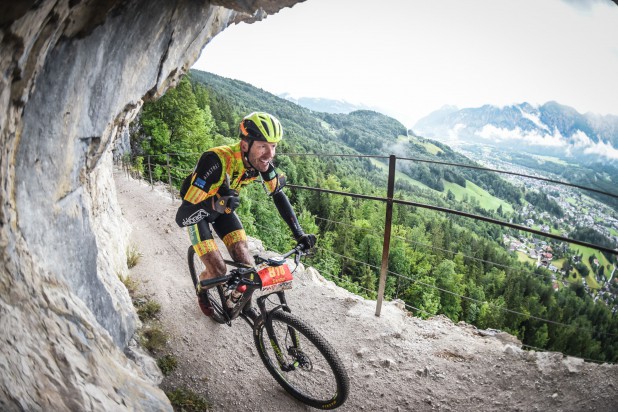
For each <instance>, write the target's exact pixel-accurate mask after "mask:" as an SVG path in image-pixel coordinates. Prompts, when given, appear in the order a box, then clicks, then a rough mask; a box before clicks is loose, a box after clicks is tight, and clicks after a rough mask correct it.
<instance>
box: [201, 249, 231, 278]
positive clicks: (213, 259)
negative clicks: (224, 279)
mask: <svg viewBox="0 0 618 412" xmlns="http://www.w3.org/2000/svg"><path fill="white" fill-rule="evenodd" d="M200 260H201V261H202V263H203V264H204V266H206V269H204V271H203V272H202V273H200V280H206V279H212V278H218V277H221V276H225V273H226V272H227V267H226V266H225V262H224V261H223V256H221V252H219V250H213V251H211V252H208V253H206V254H204V255H202V256H200Z"/></svg>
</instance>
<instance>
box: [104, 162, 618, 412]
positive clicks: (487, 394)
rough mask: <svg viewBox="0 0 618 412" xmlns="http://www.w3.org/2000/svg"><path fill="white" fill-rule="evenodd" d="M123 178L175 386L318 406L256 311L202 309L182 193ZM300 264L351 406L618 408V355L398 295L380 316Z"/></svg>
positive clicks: (216, 401)
mask: <svg viewBox="0 0 618 412" xmlns="http://www.w3.org/2000/svg"><path fill="white" fill-rule="evenodd" d="M115 177H116V179H115V180H116V186H117V191H118V199H119V202H120V205H121V207H122V211H123V215H124V217H125V218H126V219H127V221H128V222H129V223H130V224H131V226H132V229H133V231H132V235H131V236H132V239H131V240H132V242H133V243H134V244H135V245H136V246H137V248H138V250H139V251H140V252H141V253H142V255H143V256H142V258H141V260H140V262H139V264H138V265H137V266H136V267H135V268H133V269H132V270H131V276H132V277H133V278H135V279H137V280H139V281H140V283H141V286H140V291H139V293H141V294H144V295H148V296H150V297H152V298H153V299H155V300H156V301H158V302H159V303H160V304H161V306H162V310H161V315H160V319H161V322H162V323H163V325H164V328H165V329H166V331H167V332H168V333H169V334H170V335H171V339H170V342H169V346H170V353H172V354H173V355H174V356H175V357H176V358H177V359H178V361H179V367H178V369H177V370H176V371H175V372H174V373H173V374H171V375H170V376H168V377H166V378H165V380H164V381H163V384H162V386H163V387H164V389H167V388H176V387H179V386H186V387H188V388H190V389H192V390H193V391H195V392H198V393H200V394H202V395H204V396H205V397H207V398H208V399H209V400H210V401H211V402H212V403H213V410H215V411H303V410H312V409H311V408H308V407H305V406H303V405H301V404H299V403H298V402H297V401H296V400H294V399H293V398H291V397H290V396H288V395H287V394H286V392H285V391H284V390H283V389H281V388H280V387H279V385H278V384H277V383H276V382H275V380H274V379H273V378H272V377H271V376H270V375H269V374H268V372H267V370H266V368H265V367H264V366H263V364H262V362H261V360H260V358H259V355H258V354H257V352H256V350H255V347H254V345H253V337H252V334H251V330H250V328H249V326H248V325H247V324H246V323H245V322H244V321H242V320H240V319H239V320H236V321H235V322H234V323H233V325H232V327H231V328H230V327H228V326H225V325H218V324H216V323H214V322H213V321H211V320H210V319H208V318H206V317H204V316H203V315H202V313H201V312H200V310H199V308H198V306H197V300H196V297H195V294H194V292H193V290H192V284H191V280H190V277H189V272H188V269H187V264H186V251H187V247H188V245H189V240H188V236H187V234H186V232H185V231H184V230H182V229H180V228H178V227H177V226H176V224H175V223H174V216H175V212H176V208H177V207H178V205H179V201H178V200H174V201H173V200H172V199H171V197H170V195H169V194H167V193H165V192H164V191H163V189H160V188H155V189H152V188H151V187H150V186H149V185H147V184H146V183H144V182H143V181H136V180H133V179H130V178H128V177H127V176H126V175H124V174H122V173H121V172H117V174H116V176H115ZM264 201H265V202H269V201H270V200H269V199H267V198H265V199H264ZM251 245H252V247H254V248H255V247H259V246H260V242H254V241H252V242H251ZM219 248H220V249H221V250H225V248H224V247H223V246H222V244H221V243H219ZM296 275H297V276H296V280H295V285H294V289H292V290H291V291H290V292H289V293H288V296H289V299H288V301H289V303H290V306H291V308H292V311H293V312H294V313H296V314H297V315H299V316H300V317H302V318H303V319H305V320H307V321H308V322H309V323H310V324H311V325H313V326H314V327H315V328H316V329H318V330H319V331H320V332H321V333H322V334H323V335H324V336H325V337H326V338H327V340H328V341H329V342H330V343H331V344H332V345H333V346H334V347H335V348H336V349H337V351H338V353H339V354H340V356H341V358H342V359H343V361H344V363H345V365H346V366H347V368H348V373H349V376H350V383H351V385H350V397H349V399H348V401H347V403H346V404H345V405H344V406H343V407H341V408H339V410H340V411H358V410H366V411H383V410H384V411H432V410H439V411H479V410H483V411H536V410H539V411H578V412H579V411H611V410H616V409H615V408H616V404H617V402H618V391H617V389H618V388H617V387H616V385H618V366H616V365H597V364H594V363H587V362H583V361H582V360H580V359H577V358H563V357H562V355H561V354H557V353H540V352H539V353H537V352H527V351H522V350H521V349H520V344H519V342H517V340H516V339H515V338H513V337H512V336H510V335H507V334H503V333H491V332H488V331H486V332H483V331H479V330H477V329H476V328H474V327H472V326H469V325H466V324H463V323H460V324H458V325H454V324H453V323H452V322H451V321H450V320H448V319H446V318H444V317H436V318H433V319H430V320H427V321H424V320H420V319H417V318H414V317H411V316H408V315H407V314H406V312H404V311H402V310H401V309H400V308H398V307H397V306H396V305H395V304H393V303H388V304H385V306H384V307H383V309H382V315H381V316H380V317H376V316H375V315H374V313H375V308H376V306H375V301H367V300H364V299H362V298H359V297H357V296H355V295H353V294H351V293H349V292H347V291H346V290H344V289H341V288H339V287H337V286H335V285H334V284H333V283H332V282H329V281H326V280H324V278H322V277H321V276H319V274H317V272H315V271H313V270H307V271H304V270H303V271H301V270H299V271H297V273H296Z"/></svg>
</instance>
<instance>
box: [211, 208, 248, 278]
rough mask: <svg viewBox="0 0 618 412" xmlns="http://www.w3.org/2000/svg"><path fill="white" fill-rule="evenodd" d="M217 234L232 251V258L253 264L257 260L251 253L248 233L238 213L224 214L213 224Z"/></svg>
mask: <svg viewBox="0 0 618 412" xmlns="http://www.w3.org/2000/svg"><path fill="white" fill-rule="evenodd" d="M212 226H213V228H214V229H215V231H216V232H217V235H219V237H220V238H221V240H223V243H224V244H225V246H226V247H227V250H228V251H229V252H230V256H231V257H232V260H234V261H235V262H240V263H245V264H247V265H251V266H253V265H254V264H255V262H254V261H253V257H252V256H251V254H250V253H249V247H248V245H247V234H246V233H245V229H243V227H242V223H241V222H240V219H239V218H238V216H237V215H236V213H230V214H227V215H222V216H220V217H219V218H217V220H216V221H215V222H213V224H212Z"/></svg>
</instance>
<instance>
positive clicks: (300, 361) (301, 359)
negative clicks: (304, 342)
mask: <svg viewBox="0 0 618 412" xmlns="http://www.w3.org/2000/svg"><path fill="white" fill-rule="evenodd" d="M274 294H276V295H277V297H278V298H279V302H280V304H279V305H277V306H275V307H274V308H273V309H272V310H270V311H267V309H266V298H267V297H268V296H270V295H266V296H260V297H259V298H258V299H257V304H258V307H259V308H260V311H261V313H262V314H265V316H263V317H262V319H261V321H262V322H265V325H264V326H265V328H266V333H268V340H269V341H270V345H271V347H272V348H273V352H274V353H275V356H276V358H277V362H278V363H279V367H280V368H281V370H282V371H284V372H289V371H293V370H294V369H296V368H298V367H299V366H300V367H306V365H307V364H309V363H310V362H309V361H308V360H307V359H306V358H307V357H306V356H305V354H304V353H303V352H302V350H301V348H300V339H299V337H298V333H296V330H295V329H294V328H293V327H291V326H288V327H287V333H286V335H285V337H284V342H283V344H284V347H283V349H284V350H285V351H286V353H287V355H289V356H291V357H292V359H293V362H291V363H290V362H288V361H287V360H286V358H285V356H284V354H283V352H282V350H281V349H282V347H281V345H280V343H279V340H278V339H277V333H276V332H275V329H274V328H273V324H272V320H271V314H272V313H273V312H275V311H277V310H283V311H285V312H288V313H292V310H291V309H290V308H289V306H288V305H287V301H286V299H285V293H284V292H275V293H274ZM256 330H257V329H256ZM288 338H289V339H290V343H291V346H287V342H288Z"/></svg>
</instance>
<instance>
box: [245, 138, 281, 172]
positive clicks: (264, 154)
mask: <svg viewBox="0 0 618 412" xmlns="http://www.w3.org/2000/svg"><path fill="white" fill-rule="evenodd" d="M276 148H277V143H268V142H259V141H256V142H253V145H252V146H251V150H250V151H249V154H248V157H249V162H251V164H252V165H253V166H254V167H255V168H256V169H257V170H258V171H260V172H265V171H267V170H268V167H269V166H270V162H271V161H272V160H273V157H275V149H276Z"/></svg>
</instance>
